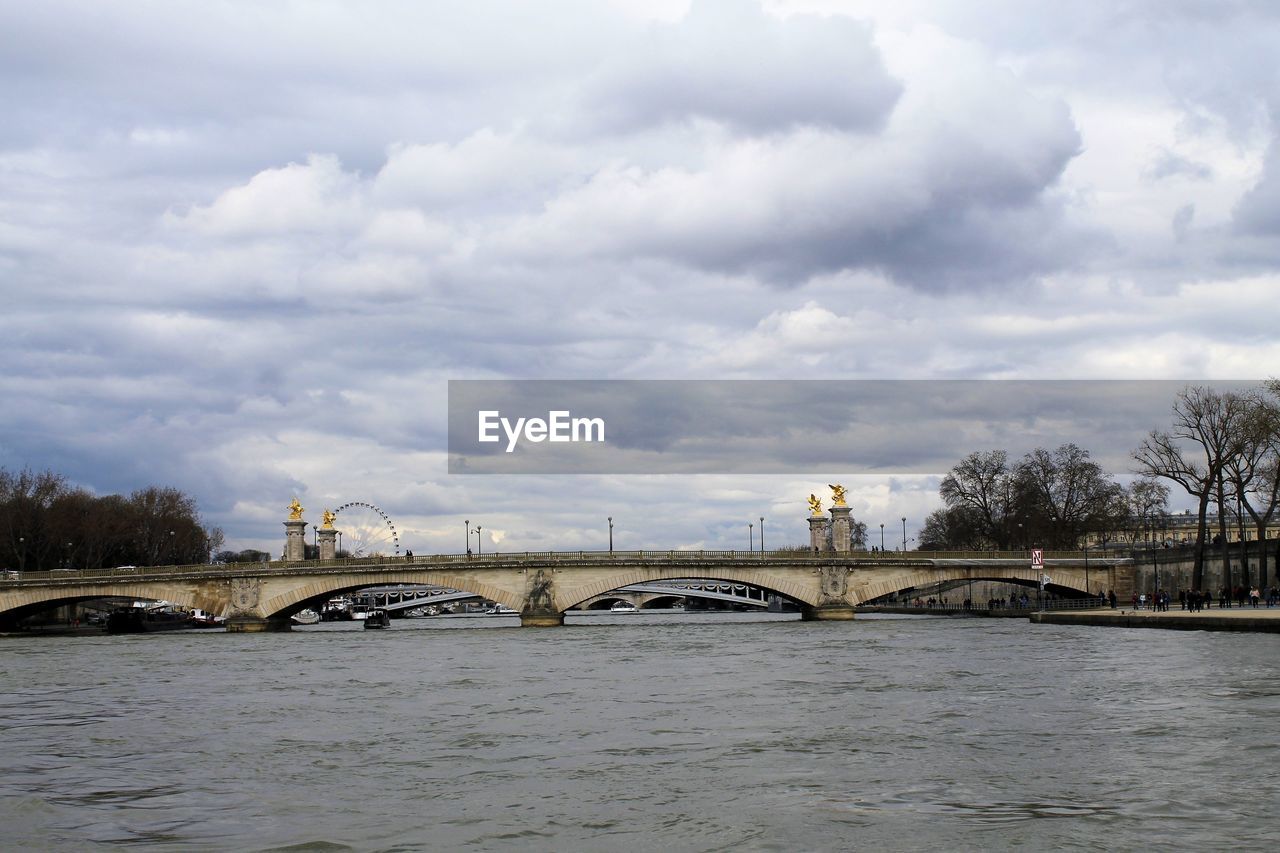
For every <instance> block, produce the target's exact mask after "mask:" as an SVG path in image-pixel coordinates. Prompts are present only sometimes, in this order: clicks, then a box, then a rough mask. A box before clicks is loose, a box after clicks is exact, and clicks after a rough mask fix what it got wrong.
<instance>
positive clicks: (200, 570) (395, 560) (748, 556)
mask: <svg viewBox="0 0 1280 853" xmlns="http://www.w3.org/2000/svg"><path fill="white" fill-rule="evenodd" d="M1044 559H1045V562H1046V564H1056V565H1076V564H1079V565H1085V564H1086V563H1088V564H1090V565H1097V566H1099V567H1102V566H1107V565H1116V564H1127V563H1129V562H1131V560H1130V559H1129V558H1115V557H1106V558H1102V557H1097V556H1096V555H1095V556H1092V559H1090V555H1089V554H1087V553H1086V552H1083V551H1051V552H1045V554H1044ZM645 560H651V561H663V562H668V563H690V564H696V563H708V562H710V563H731V564H735V565H738V564H741V563H743V562H759V563H796V564H802V565H814V566H819V565H830V564H833V563H837V564H844V565H858V564H874V565H877V566H880V565H893V564H897V563H901V564H904V565H921V564H936V563H944V564H946V563H950V564H953V565H954V564H956V563H963V562H965V561H981V562H992V561H1000V562H1004V563H1026V564H1028V565H1030V561H1031V554H1030V552H1020V551H907V552H902V551H874V552H873V551H849V552H844V553H835V552H830V551H828V552H823V553H813V552H810V551H807V550H779V551H708V550H699V551H692V550H677V549H670V550H656V549H655V550H637V551H506V552H500V551H495V552H492V553H488V554H433V555H422V556H418V555H393V556H373V557H341V558H336V559H332V560H274V561H271V562H257V563H196V564H187V565H167V566H119V567H116V568H103V569H53V570H46V571H27V572H15V571H4V572H3V573H0V586H3V585H6V584H9V583H21V582H23V581H56V582H80V581H100V580H127V579H129V578H138V579H142V577H153V578H154V577H176V576H190V575H201V574H206V575H208V574H211V575H221V576H234V575H241V576H243V575H260V574H264V573H273V572H280V573H287V572H291V571H298V570H303V569H308V570H336V571H341V570H345V569H353V568H361V567H369V568H373V567H385V568H388V569H391V568H400V567H402V566H406V565H409V566H421V567H424V568H427V567H432V568H434V567H437V566H455V565H469V566H471V567H472V568H485V567H486V566H488V565H496V566H504V565H510V564H511V563H534V562H547V563H575V562H576V563H601V562H608V561H614V562H624V561H645Z"/></svg>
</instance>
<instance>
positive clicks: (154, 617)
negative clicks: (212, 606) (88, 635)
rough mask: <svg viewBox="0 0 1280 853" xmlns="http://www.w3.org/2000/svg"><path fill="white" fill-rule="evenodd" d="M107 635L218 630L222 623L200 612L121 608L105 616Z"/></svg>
mask: <svg viewBox="0 0 1280 853" xmlns="http://www.w3.org/2000/svg"><path fill="white" fill-rule="evenodd" d="M106 627H107V633H108V634H151V633H154V632H158V631H186V630H191V629H195V628H220V627H222V623H221V622H219V621H218V620H217V619H216V618H215V617H213V616H210V615H209V614H207V613H205V612H204V611H202V610H199V611H186V610H177V609H174V608H171V607H121V608H118V609H116V610H113V611H112V612H111V613H110V614H108V616H107V626H106Z"/></svg>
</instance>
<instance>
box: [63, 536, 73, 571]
mask: <svg viewBox="0 0 1280 853" xmlns="http://www.w3.org/2000/svg"><path fill="white" fill-rule="evenodd" d="M70 564H71V543H70V542H68V543H67V544H66V546H65V547H63V549H62V568H64V569H65V568H69V567H70Z"/></svg>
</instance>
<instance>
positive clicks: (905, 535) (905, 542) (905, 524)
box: [902, 515, 907, 554]
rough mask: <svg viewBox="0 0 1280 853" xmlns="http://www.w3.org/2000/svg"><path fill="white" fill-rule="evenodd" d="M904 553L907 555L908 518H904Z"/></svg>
mask: <svg viewBox="0 0 1280 853" xmlns="http://www.w3.org/2000/svg"><path fill="white" fill-rule="evenodd" d="M902 553H904V554H905V553H907V517H906V516H905V515H904V516H903V517H902Z"/></svg>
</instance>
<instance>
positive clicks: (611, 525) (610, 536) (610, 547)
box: [609, 515, 613, 554]
mask: <svg viewBox="0 0 1280 853" xmlns="http://www.w3.org/2000/svg"><path fill="white" fill-rule="evenodd" d="M609 553H610V554H612V553H613V516H612V515H611V516H609Z"/></svg>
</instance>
